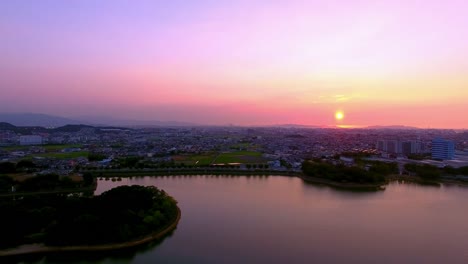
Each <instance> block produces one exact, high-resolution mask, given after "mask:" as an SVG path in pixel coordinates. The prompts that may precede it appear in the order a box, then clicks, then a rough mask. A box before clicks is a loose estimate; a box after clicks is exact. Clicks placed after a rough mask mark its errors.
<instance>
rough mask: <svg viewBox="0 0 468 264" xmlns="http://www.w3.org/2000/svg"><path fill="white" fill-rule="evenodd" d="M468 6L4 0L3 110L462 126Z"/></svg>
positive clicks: (465, 119) (0, 10)
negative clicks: (467, 14)
mask: <svg viewBox="0 0 468 264" xmlns="http://www.w3.org/2000/svg"><path fill="white" fill-rule="evenodd" d="M466 10H468V2H466V1H462V0H452V1H445V2H442V1H434V0H433V1H416V0H412V1H411V0H410V1H379V2H378V3H377V2H376V1H370V0H362V1H337V0H335V1H298V0H290V1H281V0H278V1H271V0H269V1H267V0H259V1H253V0H252V1H246V0H239V1H224V0H218V1H214V0H203V1H179V0H177V1H170V2H167V1H99V2H96V1H86V0H84V1H52V0H44V1H2V2H0V34H1V36H2V38H3V39H4V40H6V41H2V42H1V43H0V56H1V58H2V60H0V72H1V73H2V74H1V75H0V89H1V96H0V112H33V113H44V114H51V115H59V116H64V117H70V118H73V117H79V116H107V117H112V118H116V119H134V120H160V121H169V120H171V121H180V122H190V123H200V124H218V125H225V124H229V123H232V124H238V125H270V124H303V125H319V126H333V125H340V126H373V125H406V126H415V127H431V128H467V126H468V116H467V115H466V113H468V104H467V103H466V102H467V101H468V27H467V26H466V25H468V16H466ZM337 112H340V113H342V115H337ZM338 116H340V118H337V117H338Z"/></svg>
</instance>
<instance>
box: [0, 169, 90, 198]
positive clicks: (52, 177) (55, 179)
mask: <svg viewBox="0 0 468 264" xmlns="http://www.w3.org/2000/svg"><path fill="white" fill-rule="evenodd" d="M93 182H94V178H93V176H92V175H91V174H89V173H85V174H84V175H83V181H73V180H72V179H71V178H70V177H59V176H58V175H57V174H53V173H50V174H42V175H37V176H34V177H30V178H27V179H25V180H24V181H21V182H19V181H15V180H14V179H13V178H11V177H10V176H0V193H2V192H3V193H5V192H11V188H12V187H15V189H16V191H17V192H43V191H55V190H62V189H72V188H80V187H87V186H91V185H92V184H93Z"/></svg>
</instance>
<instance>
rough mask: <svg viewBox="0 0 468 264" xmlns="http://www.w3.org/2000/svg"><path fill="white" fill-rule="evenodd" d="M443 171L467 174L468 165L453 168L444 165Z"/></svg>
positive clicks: (450, 173) (452, 173)
mask: <svg viewBox="0 0 468 264" xmlns="http://www.w3.org/2000/svg"><path fill="white" fill-rule="evenodd" d="M443 172H444V173H446V174H449V175H464V176H468V166H465V167H460V168H454V167H451V166H446V167H445V168H443Z"/></svg>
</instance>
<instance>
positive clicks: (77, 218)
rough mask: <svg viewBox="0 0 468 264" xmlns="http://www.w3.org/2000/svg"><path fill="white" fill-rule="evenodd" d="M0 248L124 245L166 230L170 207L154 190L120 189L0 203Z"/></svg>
mask: <svg viewBox="0 0 468 264" xmlns="http://www.w3.org/2000/svg"><path fill="white" fill-rule="evenodd" d="M0 210H1V212H2V217H0V233H1V234H2V239H1V240H0V246H2V247H11V246H16V245H20V244H26V243H45V244H46V245H55V246H66V245H94V244H105V243H118V242H125V241H128V240H131V239H134V238H139V237H143V236H145V235H148V234H150V233H152V232H154V231H158V230H159V229H161V228H163V227H165V226H167V225H168V224H169V223H171V222H172V221H174V219H175V217H176V216H177V205H176V201H175V200H174V199H172V198H171V197H170V196H168V195H167V194H166V193H165V192H164V191H162V190H159V189H157V188H156V187H152V186H151V187H143V186H136V185H134V186H121V187H117V188H114V189H112V190H110V191H107V192H105V193H103V194H101V195H100V196H95V197H91V198H86V197H67V196H59V195H54V196H52V195H51V196H47V197H46V196H40V197H39V196H38V197H24V198H23V199H17V200H13V201H12V200H6V199H4V200H0Z"/></svg>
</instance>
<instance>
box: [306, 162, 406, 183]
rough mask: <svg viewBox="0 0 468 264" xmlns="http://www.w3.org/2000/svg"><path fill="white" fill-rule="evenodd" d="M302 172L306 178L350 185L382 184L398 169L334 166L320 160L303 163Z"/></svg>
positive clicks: (379, 164)
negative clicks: (349, 183) (348, 183)
mask: <svg viewBox="0 0 468 264" xmlns="http://www.w3.org/2000/svg"><path fill="white" fill-rule="evenodd" d="M302 171H303V172H304V174H306V175H307V176H311V177H317V178H323V179H328V180H331V181H337V182H351V183H363V184H365V183H382V182H385V176H386V175H388V174H392V173H396V172H398V167H397V165H396V164H394V163H383V162H371V164H370V165H368V166H367V169H366V168H365V167H364V168H363V167H358V166H351V167H348V166H345V165H342V164H338V165H334V164H330V163H327V162H323V161H320V160H314V161H304V162H303V164H302Z"/></svg>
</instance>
